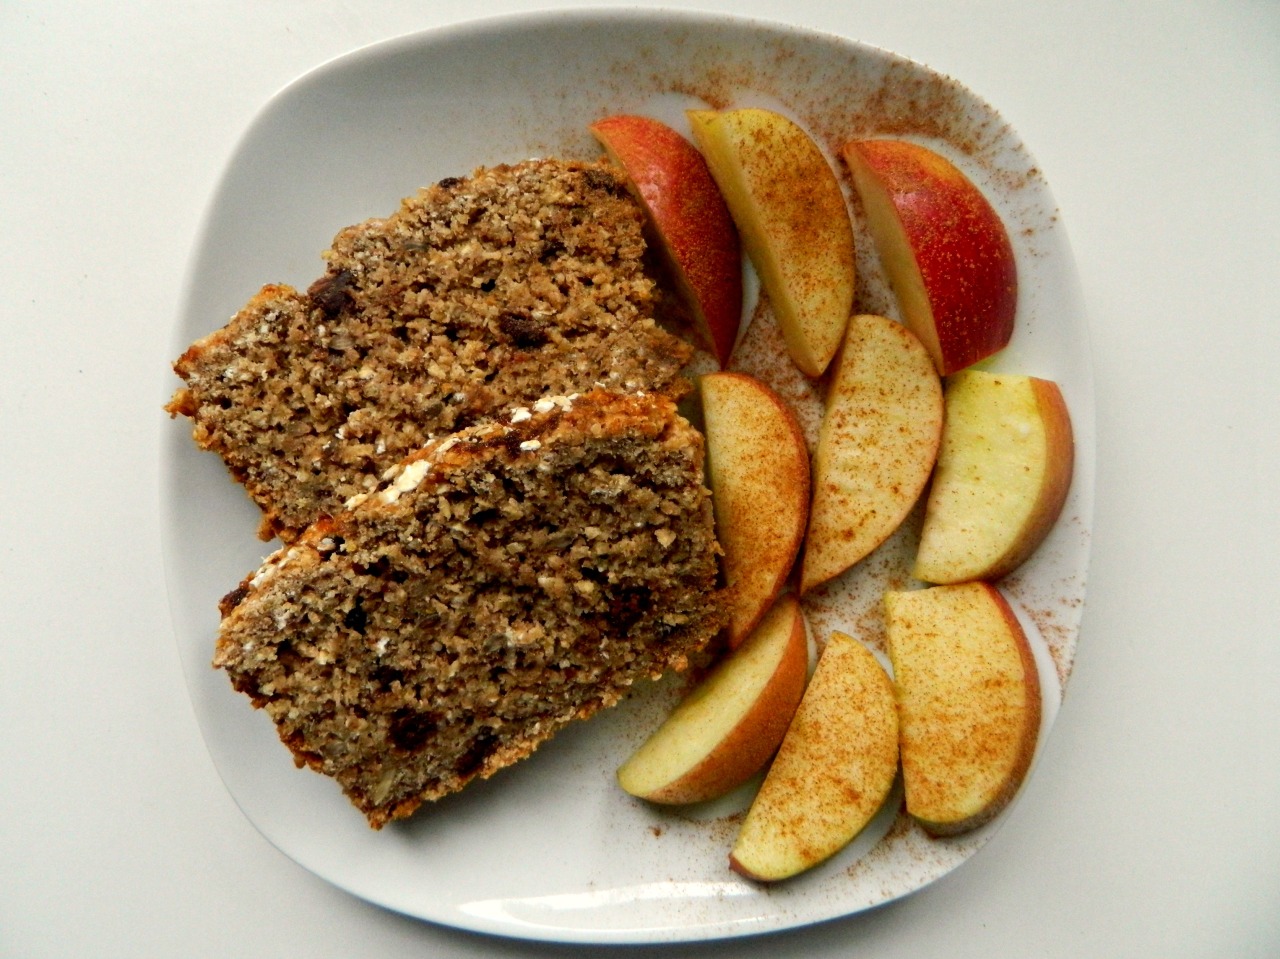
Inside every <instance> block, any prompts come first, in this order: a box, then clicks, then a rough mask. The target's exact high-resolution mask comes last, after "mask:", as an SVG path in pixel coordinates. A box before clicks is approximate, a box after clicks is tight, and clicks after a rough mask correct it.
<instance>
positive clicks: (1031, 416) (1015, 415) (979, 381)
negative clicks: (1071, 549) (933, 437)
mask: <svg viewBox="0 0 1280 959" xmlns="http://www.w3.org/2000/svg"><path fill="white" fill-rule="evenodd" d="M945 401H946V422H945V425H944V426H943V429H942V445H941V447H940V449H939V451H938V465H937V468H936V469H935V471H934V476H933V483H932V485H931V486H930V489H929V499H928V502H927V505H926V507H925V518H924V526H923V528H922V529H921V533H920V546H919V550H918V551H917V553H916V561H915V567H914V569H913V571H912V575H913V576H915V578H916V579H919V580H922V581H924V582H926V583H962V582H966V581H968V580H975V579H985V580H992V579H998V578H999V577H1001V576H1004V575H1006V574H1007V573H1010V572H1012V571H1013V570H1014V569H1016V568H1017V567H1018V566H1020V565H1021V564H1022V563H1023V562H1024V561H1025V560H1026V559H1027V557H1029V556H1030V555H1031V554H1032V553H1033V552H1034V551H1035V549H1036V548H1037V547H1038V546H1039V545H1040V543H1041V542H1043V540H1044V538H1045V537H1046V536H1048V535H1049V531H1050V530H1051V529H1052V528H1053V525H1054V523H1056V522H1057V520H1058V516H1059V514H1060V513H1061V512H1062V506H1063V503H1064V502H1065V501H1066V498H1067V492H1068V490H1069V489H1070V486H1071V473H1072V469H1073V466H1074V462H1075V452H1074V451H1075V447H1074V443H1073V441H1072V433H1071V418H1070V415H1069V414H1068V412H1067V405H1066V402H1065V401H1064V400H1063V398H1062V391H1061V390H1060V389H1059V388H1058V386H1057V384H1056V383H1053V382H1050V381H1049V380H1042V379H1038V378H1035V377H1031V376H1013V375H1008V374H1003V373H1001V374H996V373H987V372H983V371H979V370H964V371H961V372H959V373H956V374H954V375H953V376H950V377H948V378H947V385H946V391H945Z"/></svg>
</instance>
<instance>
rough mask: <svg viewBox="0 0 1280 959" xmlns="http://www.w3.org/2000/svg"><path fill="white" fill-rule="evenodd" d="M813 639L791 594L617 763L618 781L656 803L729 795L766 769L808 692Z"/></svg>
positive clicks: (631, 790) (629, 790)
mask: <svg viewBox="0 0 1280 959" xmlns="http://www.w3.org/2000/svg"><path fill="white" fill-rule="evenodd" d="M808 665H809V645H808V639H807V635H806V628H805V621H804V615H803V614H802V613H801V611H800V604H799V603H798V602H796V600H795V598H794V597H793V596H791V595H790V594H788V595H785V596H782V597H780V598H779V600H778V603H777V604H776V605H775V606H774V607H773V608H772V609H771V610H770V611H769V613H768V615H766V616H765V618H764V619H763V620H762V621H761V623H760V625H759V627H757V629H756V630H755V632H754V633H752V634H751V636H750V637H749V638H748V639H747V641H746V642H744V643H743V644H742V645H741V646H739V647H738V649H736V650H734V651H732V652H730V653H729V654H727V655H726V657H725V658H724V659H722V660H721V661H720V662H719V663H718V664H717V665H716V667H715V669H713V670H712V671H711V673H710V674H709V675H708V676H707V678H706V679H704V680H703V681H702V682H701V683H699V684H698V685H697V686H696V687H694V689H693V691H692V692H691V693H690V694H689V695H688V696H687V697H685V699H683V700H682V701H681V702H680V704H679V705H678V706H677V707H676V708H675V710H674V711H673V712H672V713H671V715H670V716H669V717H668V718H667V720H666V722H665V723H663V724H662V726H660V727H659V728H658V730H657V731H656V732H655V733H654V734H653V735H652V736H650V737H649V739H647V740H646V741H645V742H644V744H643V745H642V746H641V747H640V748H639V749H638V750H637V751H636V752H635V753H634V754H633V755H632V756H631V758H630V759H628V760H627V761H626V762H625V763H623V765H622V766H621V767H620V768H619V769H618V783H619V785H621V786H622V788H623V789H624V790H626V791H627V792H629V793H631V795H633V796H638V797H639V798H641V799H647V800H649V801H650V802H655V803H668V804H683V803H695V802H704V801H706V800H709V799H715V798H717V797H719V796H723V795H724V794H725V793H727V792H729V791H730V790H732V789H735V788H736V787H738V786H740V785H742V784H743V783H744V782H746V781H747V780H748V779H750V778H751V777H752V776H754V775H755V774H756V773H757V772H759V771H760V769H761V768H763V766H764V764H765V763H767V762H768V761H769V757H770V756H772V755H773V754H774V752H775V751H776V750H777V748H778V743H779V742H781V741H782V736H783V734H784V733H785V732H786V730H787V724H788V723H789V722H790V721H791V716H792V714H793V713H794V712H795V709H796V705H797V704H798V703H799V702H800V697H801V695H802V694H803V693H804V687H805V680H806V678H807V676H808Z"/></svg>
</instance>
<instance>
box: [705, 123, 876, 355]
mask: <svg viewBox="0 0 1280 959" xmlns="http://www.w3.org/2000/svg"><path fill="white" fill-rule="evenodd" d="M688 116H689V121H690V123H691V124H692V126H693V134H694V139H695V140H696V141H697V143H698V146H699V147H701V149H702V153H703V155H704V156H705V157H706V159H707V165H708V166H709V167H710V169H711V175H712V176H713V177H714V178H715V181H716V183H717V184H719V186H720V191H721V193H722V194H723V195H724V198H725V200H726V201H727V203H728V205H729V212H730V214H731V215H732V216H733V220H734V222H735V223H736V224H737V225H738V231H739V233H740V235H741V237H742V243H743V246H745V247H746V250H747V255H748V256H749V257H750V259H751V262H752V264H753V265H754V266H755V268H756V272H757V273H758V274H759V276H760V284H761V286H762V287H763V289H764V291H765V293H766V295H767V296H768V299H769V303H770V304H771V306H772V307H773V310H774V312H775V314H776V315H777V318H778V324H779V326H781V328H782V331H783V335H784V337H785V339H786V343H787V351H788V353H789V354H790V355H791V358H792V360H793V361H794V362H795V364H796V366H798V367H799V368H800V370H801V371H802V372H804V373H805V375H807V376H812V377H817V376H821V375H822V373H823V371H824V370H825V369H826V368H827V365H828V364H829V363H830V362H831V358H832V357H833V356H834V355H835V352H836V349H837V348H838V347H839V345H840V337H841V334H842V333H843V331H844V326H845V323H846V322H847V321H848V319H849V314H850V313H851V312H852V311H853V293H854V241H853V227H852V223H851V221H850V219H849V211H848V208H847V207H846V206H845V200H844V193H843V191H842V190H841V189H840V182H839V180H838V179H837V178H836V174H835V171H834V170H832V168H831V165H830V164H829V163H828V162H827V159H826V157H825V156H824V155H823V153H822V150H821V149H820V148H819V147H818V145H817V143H815V142H814V140H813V138H812V137H810V136H809V134H808V133H806V132H805V131H804V130H803V129H801V128H800V127H799V126H798V125H797V124H796V123H795V122H794V121H792V120H790V119H789V118H787V117H784V116H782V115H781V114H779V113H775V112H773V111H770V110H762V109H756V108H746V109H740V110H728V111H724V112H717V111H714V110H691V111H689V112H688Z"/></svg>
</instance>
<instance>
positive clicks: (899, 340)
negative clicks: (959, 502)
mask: <svg viewBox="0 0 1280 959" xmlns="http://www.w3.org/2000/svg"><path fill="white" fill-rule="evenodd" d="M836 364H837V365H836V370H835V373H834V375H833V377H832V380H831V384H830V387H829V389H828V392H827V401H826V411H825V413H824V415H823V419H822V427H821V429H820V431H819V434H818V449H817V452H816V454H815V456H814V463H813V502H812V504H811V506H810V509H809V532H808V538H807V540H806V543H805V552H804V559H803V561H802V565H801V576H800V591H801V592H802V593H805V592H808V591H809V590H811V589H813V588H814V587H815V586H817V585H819V584H820V583H824V582H826V581H827V580H829V579H832V578H833V577H835V576H838V575H839V574H840V573H842V572H844V571H845V570H846V569H848V568H849V567H850V566H853V565H854V564H855V563H857V562H858V561H859V560H861V559H863V558H864V557H865V556H867V554H869V553H870V552H871V551H872V550H874V549H875V548H876V547H877V546H879V545H880V544H881V543H883V542H884V541H885V540H886V539H887V538H888V537H889V536H890V534H892V533H893V531H894V530H896V529H897V528H898V526H899V525H901V523H902V521H903V520H904V519H905V518H906V516H907V514H908V513H909V512H910V511H911V508H912V506H914V505H915V502H916V500H917V499H919V497H920V494H921V493H922V492H923V491H924V488H925V486H926V484H927V483H928V481H929V474H930V471H931V470H932V469H933V464H934V461H935V459H936V457H937V453H938V443H939V440H940V438H941V436H942V411H943V406H942V382H941V380H940V379H939V378H938V374H937V372H936V371H935V370H934V367H933V361H932V360H931V359H930V358H929V354H928V353H927V352H925V349H924V347H923V346H922V345H921V344H920V341H919V340H918V339H916V337H915V336H913V335H912V333H911V331H910V330H908V329H907V328H906V327H905V326H903V325H902V324H901V323H897V322H895V321H893V320H889V319H886V318H885V317H882V316H874V315H870V314H859V315H858V316H854V317H853V318H851V319H850V320H849V328H848V331H847V333H846V335H845V343H844V346H843V348H842V349H841V352H840V357H839V358H838V360H837V361H836Z"/></svg>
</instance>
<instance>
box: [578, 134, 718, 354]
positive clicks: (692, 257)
mask: <svg viewBox="0 0 1280 959" xmlns="http://www.w3.org/2000/svg"><path fill="white" fill-rule="evenodd" d="M590 129H591V132H592V133H593V134H594V135H595V137H596V139H597V140H599V141H600V144H601V145H602V146H603V147H604V148H605V151H606V152H607V153H608V154H609V156H610V157H611V158H612V159H613V161H614V162H615V163H617V164H618V165H619V166H620V167H622V169H623V171H624V172H625V173H626V175H627V179H628V181H629V183H630V185H631V188H632V193H633V194H634V195H635V196H636V197H637V198H638V199H639V200H640V202H641V204H642V205H643V206H644V208H645V211H646V213H647V214H648V217H649V223H650V225H651V226H652V228H653V232H654V233H655V234H656V237H657V240H658V243H657V247H658V250H659V251H660V253H661V254H662V257H663V260H664V263H665V265H666V267H667V270H668V272H669V273H670V274H671V276H672V278H673V279H674V280H675V285H676V287H677V291H678V292H679V294H680V296H681V299H682V300H683V301H684V303H685V305H686V306H687V307H688V309H689V311H690V313H691V314H692V317H693V322H694V331H695V333H696V335H697V337H698V339H699V340H700V341H701V342H702V345H703V346H704V347H705V348H707V349H708V350H710V351H711V352H712V353H713V354H714V355H715V358H716V360H717V361H718V362H719V364H720V365H721V366H722V367H724V366H727V365H728V363H729V355H730V354H731V353H732V352H733V347H734V344H735V342H736V341H737V338H738V327H739V325H740V323H741V321H742V249H741V245H740V243H739V240H738V231H737V228H736V227H735V226H734V223H733V219H732V217H731V216H730V215H729V208H728V206H726V205H725V202H724V197H723V196H721V194H720V188H719V187H718V186H716V182H715V180H713V179H712V177H711V171H710V170H709V169H708V168H707V163H706V161H705V160H704V159H703V157H702V154H701V153H699V152H698V150H697V148H696V147H695V146H694V145H693V144H692V143H690V142H689V141H688V140H686V139H685V138H684V137H683V136H681V135H680V134H679V133H677V132H676V131H675V130H673V129H672V128H671V127H669V126H667V125H666V124H665V123H662V122H660V121H658V120H654V119H652V118H650V117H644V116H636V115H633V114H618V115H615V116H609V117H605V118H603V119H601V120H597V121H596V122H595V123H593V124H591V126H590Z"/></svg>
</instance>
